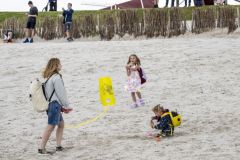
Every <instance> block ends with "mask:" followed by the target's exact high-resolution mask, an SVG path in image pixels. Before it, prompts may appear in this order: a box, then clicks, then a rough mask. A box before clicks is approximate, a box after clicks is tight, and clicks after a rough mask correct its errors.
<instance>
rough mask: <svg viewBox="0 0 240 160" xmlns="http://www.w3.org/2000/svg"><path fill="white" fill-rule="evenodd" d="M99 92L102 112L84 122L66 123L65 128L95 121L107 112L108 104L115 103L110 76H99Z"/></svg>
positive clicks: (112, 104)
mask: <svg viewBox="0 0 240 160" xmlns="http://www.w3.org/2000/svg"><path fill="white" fill-rule="evenodd" d="M99 94H100V101H101V103H102V105H103V112H102V113H99V114H98V115H97V116H96V117H94V118H91V119H89V120H87V121H85V122H81V123H77V124H70V125H66V128H79V127H82V126H85V125H87V124H90V123H92V122H95V121H97V120H98V119H100V118H103V117H104V116H105V115H106V114H107V112H108V111H109V106H114V105H115V103H116V100H115V97H114V92H113V86H112V80H111V78H110V77H102V78H99Z"/></svg>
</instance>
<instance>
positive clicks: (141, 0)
mask: <svg viewBox="0 0 240 160" xmlns="http://www.w3.org/2000/svg"><path fill="white" fill-rule="evenodd" d="M140 2H141V5H142V9H144V4H143V0H140Z"/></svg>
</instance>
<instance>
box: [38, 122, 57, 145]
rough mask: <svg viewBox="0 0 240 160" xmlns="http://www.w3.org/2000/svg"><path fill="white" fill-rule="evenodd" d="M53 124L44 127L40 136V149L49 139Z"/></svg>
mask: <svg viewBox="0 0 240 160" xmlns="http://www.w3.org/2000/svg"><path fill="white" fill-rule="evenodd" d="M54 128H55V126H53V125H48V126H47V127H46V129H45V130H44V132H43V136H42V143H41V149H45V147H46V144H47V141H48V140H49V137H50V136H51V134H52V132H53V130H54Z"/></svg>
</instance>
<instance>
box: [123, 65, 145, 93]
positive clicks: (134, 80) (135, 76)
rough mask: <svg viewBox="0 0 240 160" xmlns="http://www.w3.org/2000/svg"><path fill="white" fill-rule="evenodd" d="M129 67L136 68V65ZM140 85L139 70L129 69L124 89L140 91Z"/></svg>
mask: <svg viewBox="0 0 240 160" xmlns="http://www.w3.org/2000/svg"><path fill="white" fill-rule="evenodd" d="M131 68H136V66H133V67H131ZM141 87H142V85H141V79H140V76H139V72H138V71H132V70H131V73H130V75H129V76H128V80H127V85H126V86H125V89H126V90H127V91H128V92H140V89H141Z"/></svg>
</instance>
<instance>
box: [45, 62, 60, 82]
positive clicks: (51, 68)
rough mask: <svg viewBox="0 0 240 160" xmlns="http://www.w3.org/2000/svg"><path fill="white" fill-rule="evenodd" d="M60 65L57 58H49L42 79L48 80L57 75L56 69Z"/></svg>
mask: <svg viewBox="0 0 240 160" xmlns="http://www.w3.org/2000/svg"><path fill="white" fill-rule="evenodd" d="M60 64H61V63H60V60H59V59H58V58H51V59H50V60H49V61H48V63H47V66H46V68H45V70H44V71H43V78H49V77H51V76H52V75H53V74H55V73H57V74H59V71H58V67H59V65H60Z"/></svg>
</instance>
